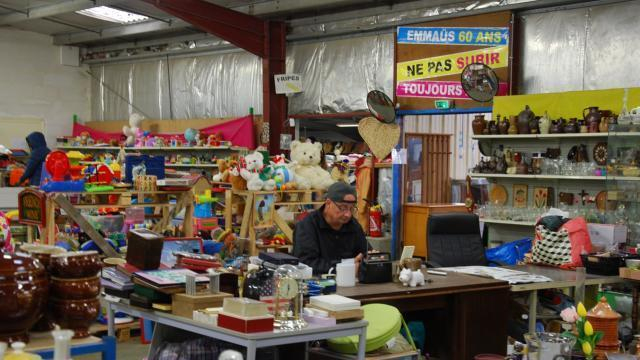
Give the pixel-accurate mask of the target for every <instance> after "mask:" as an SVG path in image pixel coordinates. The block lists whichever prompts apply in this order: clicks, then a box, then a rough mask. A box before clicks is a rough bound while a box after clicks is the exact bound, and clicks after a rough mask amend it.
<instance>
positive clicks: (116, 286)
mask: <svg viewBox="0 0 640 360" xmlns="http://www.w3.org/2000/svg"><path fill="white" fill-rule="evenodd" d="M100 283H101V284H102V287H103V288H104V292H105V294H107V295H110V296H114V297H117V298H118V300H119V301H121V302H128V301H129V295H130V294H131V293H132V292H133V281H131V275H130V274H128V273H127V272H125V271H123V270H121V268H120V267H117V266H112V267H105V268H103V269H102V276H101V278H100Z"/></svg>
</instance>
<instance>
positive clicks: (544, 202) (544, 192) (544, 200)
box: [533, 187, 549, 208]
mask: <svg viewBox="0 0 640 360" xmlns="http://www.w3.org/2000/svg"><path fill="white" fill-rule="evenodd" d="M548 200H549V188H546V187H535V188H533V207H534V208H544V207H547V206H548Z"/></svg>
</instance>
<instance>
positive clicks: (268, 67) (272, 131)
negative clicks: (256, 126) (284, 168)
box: [262, 21, 287, 154]
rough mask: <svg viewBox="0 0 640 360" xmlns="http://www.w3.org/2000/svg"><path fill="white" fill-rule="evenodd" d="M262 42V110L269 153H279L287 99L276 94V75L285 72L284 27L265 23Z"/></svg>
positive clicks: (268, 22)
mask: <svg viewBox="0 0 640 360" xmlns="http://www.w3.org/2000/svg"><path fill="white" fill-rule="evenodd" d="M264 29H265V34H266V35H267V36H266V39H265V42H264V47H265V53H266V54H267V56H266V57H265V58H263V59H262V109H263V111H264V113H263V116H264V118H265V121H267V120H268V122H269V153H271V154H279V153H280V134H281V133H282V127H283V123H284V121H285V119H286V116H287V97H286V96H284V95H278V94H276V89H275V87H276V86H275V80H274V78H273V76H274V75H276V74H284V73H285V72H286V70H287V69H286V57H287V48H286V35H287V28H286V25H285V24H284V23H283V22H281V21H278V22H271V21H267V22H265V24H264Z"/></svg>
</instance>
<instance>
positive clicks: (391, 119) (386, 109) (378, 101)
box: [367, 90, 396, 124]
mask: <svg viewBox="0 0 640 360" xmlns="http://www.w3.org/2000/svg"><path fill="white" fill-rule="evenodd" d="M367 106H368V107H369V111H370V112H371V114H372V115H373V116H374V117H375V118H376V119H378V120H379V121H381V122H383V123H387V124H393V123H395V122H396V109H395V105H394V104H393V101H391V99H389V97H388V96H387V94H385V93H383V92H382V91H378V90H372V91H369V93H368V94H367Z"/></svg>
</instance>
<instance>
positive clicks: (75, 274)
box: [49, 251, 102, 279]
mask: <svg viewBox="0 0 640 360" xmlns="http://www.w3.org/2000/svg"><path fill="white" fill-rule="evenodd" d="M100 269H102V262H101V261H100V258H99V257H98V252H97V251H72V252H66V253H63V254H56V255H51V261H50V263H49V272H50V273H51V275H52V276H55V277H59V278H64V279H76V278H85V277H92V276H96V275H98V273H99V272H100Z"/></svg>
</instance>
